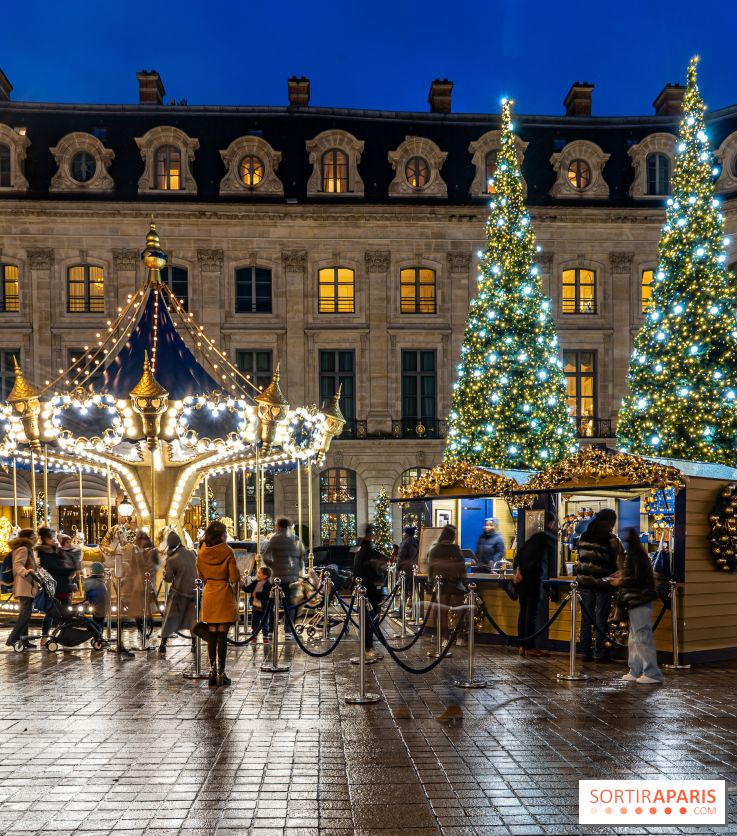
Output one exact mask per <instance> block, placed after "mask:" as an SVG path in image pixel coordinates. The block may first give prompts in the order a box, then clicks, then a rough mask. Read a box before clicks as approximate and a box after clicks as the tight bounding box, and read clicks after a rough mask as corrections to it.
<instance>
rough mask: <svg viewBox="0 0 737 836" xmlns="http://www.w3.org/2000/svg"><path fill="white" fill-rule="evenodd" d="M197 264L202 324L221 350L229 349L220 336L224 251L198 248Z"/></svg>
mask: <svg viewBox="0 0 737 836" xmlns="http://www.w3.org/2000/svg"><path fill="white" fill-rule="evenodd" d="M197 266H198V268H199V273H200V276H199V279H200V285H201V287H202V288H203V293H202V308H201V315H200V324H201V325H202V327H203V328H204V329H205V333H206V334H207V336H208V337H209V338H210V339H211V340H212V341H213V342H214V343H215V345H216V346H217V347H218V348H220V349H221V350H223V351H227V346H224V345H222V339H221V337H220V332H221V326H222V321H223V316H222V311H223V304H224V301H223V299H222V292H221V287H222V283H223V251H222V250H197ZM190 295H191V294H190ZM190 307H191V305H190ZM195 356H198V353H197V352H195ZM228 359H229V360H230V361H231V362H232V361H233V358H232V357H229V358H228ZM205 368H206V369H207V372H208V374H210V375H212V376H213V377H214V378H216V379H217V381H218V383H223V382H224V381H222V380H221V379H220V378H219V376H218V372H217V370H216V369H213V368H212V366H211V365H210V364H209V363H207V364H205ZM228 380H230V377H228ZM229 388H230V387H229V386H228V389H229Z"/></svg>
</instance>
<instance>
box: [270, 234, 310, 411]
mask: <svg viewBox="0 0 737 836" xmlns="http://www.w3.org/2000/svg"><path fill="white" fill-rule="evenodd" d="M281 260H282V267H283V269H284V299H285V310H284V318H285V325H286V329H287V333H286V339H285V344H286V346H287V350H286V356H285V357H281V358H279V357H275V358H274V361H275V362H278V361H281V370H282V374H283V375H284V382H283V384H282V391H283V392H284V393H285V395H286V397H287V399H288V400H289V402H290V403H291V404H294V405H296V404H303V403H304V402H305V400H306V399H307V398H308V397H309V395H308V394H307V393H308V392H309V391H315V389H314V388H313V387H312V386H310V387H309V388H308V386H307V381H308V380H309V381H310V383H312V377H315V376H316V375H317V367H316V365H315V361H314V357H313V353H314V352H308V351H307V350H306V339H305V312H306V309H307V305H308V302H307V299H306V297H305V271H306V269H307V250H283V251H282V254H281ZM315 386H316V384H315Z"/></svg>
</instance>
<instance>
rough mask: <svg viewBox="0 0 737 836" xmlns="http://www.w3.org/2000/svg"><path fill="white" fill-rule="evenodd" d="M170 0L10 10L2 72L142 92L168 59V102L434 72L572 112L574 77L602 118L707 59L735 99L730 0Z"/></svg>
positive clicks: (477, 100)
mask: <svg viewBox="0 0 737 836" xmlns="http://www.w3.org/2000/svg"><path fill="white" fill-rule="evenodd" d="M269 5H270V4H268V3H266V4H264V3H253V2H248V0H231V1H230V2H227V0H208V2H202V0H199V1H198V0H178V2H171V0H159V2H151V0H148V2H145V3H143V2H139V0H127V1H126V2H119V1H118V2H111V0H98V3H92V4H90V3H89V0H87V1H86V2H84V3H83V2H80V1H79V0H64V2H61V0H56V2H53V3H52V2H50V1H49V0H37V2H35V3H34V2H31V1H30V0H26V2H24V3H10V2H8V3H6V4H4V6H5V7H4V9H3V14H2V28H1V29H0V67H2V69H3V70H4V71H5V73H6V75H7V76H8V77H9V78H10V81H11V83H12V84H13V86H14V91H13V98H14V99H18V100H31V101H60V102H111V103H118V102H135V101H137V82H136V78H135V72H136V71H137V70H140V69H142V68H146V69H150V68H155V69H157V70H158V71H159V72H160V73H161V76H162V78H163V81H164V85H165V87H166V101H167V102H168V101H169V100H170V99H172V98H176V99H183V98H186V99H187V101H188V102H189V104H267V105H282V104H286V100H287V95H286V80H287V78H288V77H289V76H290V75H295V74H296V75H302V74H304V75H306V76H308V77H309V78H310V79H311V82H312V98H311V104H314V105H322V106H336V107H366V108H383V109H388V110H393V109H398V110H421V111H424V110H427V108H428V105H427V93H428V88H429V84H430V81H431V80H432V79H433V78H435V77H441V78H442V77H448V78H450V79H452V80H453V81H454V82H455V88H454V90H453V111H454V112H464V111H472V112H489V111H495V110H497V109H498V102H499V99H500V98H501V96H503V95H511V96H513V97H514V98H515V100H516V102H517V110H518V112H521V113H550V114H559V113H562V110H563V108H562V100H563V97H564V96H565V93H566V92H567V90H568V88H569V86H570V84H571V83H572V82H573V81H574V80H576V79H578V80H581V81H583V80H587V81H589V82H592V83H594V84H595V85H596V88H595V90H594V111H593V112H594V115H610V114H611V115H613V114H651V113H652V101H653V99H654V98H655V96H656V95H657V93H658V92H659V91H660V90H661V88H662V87H663V85H664V84H665V83H666V82H674V81H680V82H683V81H684V77H685V70H686V65H687V63H688V59H689V57H690V56H691V55H692V54H694V53H698V54H699V55H700V56H701V58H702V63H701V68H700V80H701V89H702V92H703V94H704V97H705V99H706V101H707V104H708V105H709V107H710V109H715V108H718V107H723V106H725V105H728V104H734V103H737V61H735V59H734V52H733V47H732V45H731V41H732V36H733V32H734V27H735V14H734V10H730V3H729V0H700V2H685V0H673V2H667V3H666V2H662V0H637V2H634V3H633V2H626V0H589V1H588V2H585V3H584V2H578V0H572V2H566V0H557V2H555V0H485V2H484V0H471V1H470V2H469V0H466V2H464V0H460V2H458V0H457V1H456V2H452V0H426V1H425V2H423V3H417V2H414V0H413V2H406V0H405V1H404V2H403V0H394V2H387V0H373V2H363V3H359V2H356V0H343V2H336V1H335V0H330V2H320V0H317V2H314V0H313V2H307V0H301V2H294V0H282V2H274V3H272V4H271V8H272V9H273V11H271V12H270V13H265V12H264V9H267V8H269Z"/></svg>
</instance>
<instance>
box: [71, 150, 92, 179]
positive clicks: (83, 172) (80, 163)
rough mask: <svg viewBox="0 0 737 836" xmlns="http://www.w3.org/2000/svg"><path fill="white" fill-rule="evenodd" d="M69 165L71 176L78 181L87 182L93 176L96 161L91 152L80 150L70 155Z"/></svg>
mask: <svg viewBox="0 0 737 836" xmlns="http://www.w3.org/2000/svg"><path fill="white" fill-rule="evenodd" d="M71 167H72V177H73V178H74V179H75V180H76V181H77V182H78V183H89V181H90V180H91V179H92V178H93V177H94V176H95V171H96V170H97V163H96V162H95V158H94V157H93V156H92V154H88V153H87V152H86V151H80V152H79V154H75V155H74V156H73V157H72V164H71Z"/></svg>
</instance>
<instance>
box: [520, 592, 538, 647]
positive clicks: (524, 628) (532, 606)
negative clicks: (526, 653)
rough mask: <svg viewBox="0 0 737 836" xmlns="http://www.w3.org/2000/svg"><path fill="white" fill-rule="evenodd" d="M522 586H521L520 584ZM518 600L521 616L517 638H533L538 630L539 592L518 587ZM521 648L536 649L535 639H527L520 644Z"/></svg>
mask: <svg viewBox="0 0 737 836" xmlns="http://www.w3.org/2000/svg"><path fill="white" fill-rule="evenodd" d="M520 586H521V584H520ZM517 600H518V601H519V615H518V616H517V636H518V637H520V638H522V637H524V636H531V635H532V634H533V633H534V632H535V629H536V624H537V610H538V607H539V606H540V594H539V590H537V589H535V590H534V591H532V592H527V591H525V590H523V589H521V588H520V587H517ZM519 646H520V647H525V648H527V649H528V650H532V648H534V647H535V639H527V640H526V641H521V642H519Z"/></svg>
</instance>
